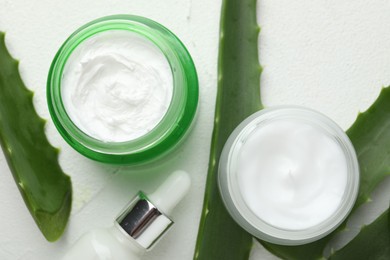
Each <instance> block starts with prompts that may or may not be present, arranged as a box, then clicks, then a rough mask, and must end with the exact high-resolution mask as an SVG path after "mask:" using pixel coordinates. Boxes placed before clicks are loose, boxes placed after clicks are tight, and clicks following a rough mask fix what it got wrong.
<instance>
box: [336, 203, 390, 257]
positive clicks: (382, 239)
mask: <svg viewBox="0 0 390 260" xmlns="http://www.w3.org/2000/svg"><path fill="white" fill-rule="evenodd" d="M389 234H390V214H389V210H386V211H385V212H384V213H383V214H382V215H380V216H379V217H378V218H377V219H376V220H375V221H374V222H372V223H371V224H369V225H367V226H365V227H363V228H362V230H361V231H360V233H359V234H358V235H357V236H356V237H355V238H354V239H353V240H352V241H351V242H350V243H348V244H347V245H346V246H344V247H343V248H341V249H340V250H338V251H336V252H335V253H334V254H333V255H332V256H331V257H330V259H331V260H345V259H367V260H369V259H373V260H374V259H375V260H380V259H383V260H388V259H390V236H389Z"/></svg>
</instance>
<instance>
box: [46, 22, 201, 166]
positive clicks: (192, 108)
mask: <svg viewBox="0 0 390 260" xmlns="http://www.w3.org/2000/svg"><path fill="white" fill-rule="evenodd" d="M109 30H128V31H131V32H133V33H137V34H138V35H140V36H142V37H144V38H146V39H148V40H150V41H151V42H152V43H154V44H155V45H156V46H157V47H158V48H159V49H160V50H161V52H162V53H163V54H164V55H165V57H166V58H167V60H168V62H169V65H170V67H171V71H172V76H173V94H172V100H171V103H170V106H169V108H168V110H167V112H166V113H165V115H164V117H163V118H162V120H161V121H160V123H159V124H158V125H157V126H156V127H155V128H153V129H152V130H151V131H150V132H148V133H146V134H145V135H143V136H141V137H139V138H137V139H134V140H130V141H127V142H103V141H101V140H97V139H95V138H92V137H91V136H89V135H87V134H86V133H84V132H83V131H81V130H80V129H79V128H78V127H77V126H76V125H75V124H74V123H73V122H72V120H71V119H70V117H69V116H68V115H67V113H66V110H65V107H64V104H63V101H62V97H61V80H62V76H63V70H64V67H65V65H66V63H67V60H68V58H69V56H70V55H71V54H72V52H73V51H74V50H75V48H76V47H77V46H78V45H80V44H81V43H82V42H83V41H85V40H86V39H88V38H89V37H91V36H94V35H95V34H97V33H100V32H105V31H109ZM198 92H199V90H198V78H197V74H196V69H195V65H194V63H193V61H192V59H191V56H190V54H189V53H188V51H187V49H186V48H185V46H184V45H183V44H182V43H181V41H180V40H179V39H178V38H177V37H176V36H175V35H174V34H173V33H172V32H170V31H169V30H168V29H167V28H165V27H163V26H162V25H160V24H158V23H156V22H154V21H152V20H149V19H147V18H144V17H139V16H132V15H114V16H108V17H103V18H100V19H98V20H95V21H92V22H90V23H88V24H86V25H84V26H82V27H81V28H80V29H78V30H77V31H76V32H74V33H73V34H72V35H71V36H70V37H69V38H68V39H67V40H66V41H65V43H64V44H63V45H62V46H61V48H60V49H59V51H58V52H57V54H56V56H55V58H54V60H53V62H52V65H51V68H50V71H49V75H48V81H47V102H48V107H49V111H50V114H51V116H52V119H53V122H54V124H55V126H56V127H57V129H58V131H59V132H60V134H61V135H62V137H63V138H64V139H65V140H66V141H67V142H68V143H69V144H70V145H71V146H72V147H73V148H74V149H75V150H77V151H78V152H79V153H81V154H83V155H85V156H86V157H89V158H91V159H94V160H97V161H101V162H106V163H113V164H139V163H143V162H146V161H150V160H152V159H156V158H159V157H161V156H162V155H165V154H167V153H168V152H169V151H171V150H172V149H173V148H174V147H176V146H177V144H178V143H180V141H181V140H183V138H184V136H185V135H186V133H188V131H189V129H190V126H191V125H192V122H193V120H194V118H195V114H196V110H197V106H198V95H199V94H198Z"/></svg>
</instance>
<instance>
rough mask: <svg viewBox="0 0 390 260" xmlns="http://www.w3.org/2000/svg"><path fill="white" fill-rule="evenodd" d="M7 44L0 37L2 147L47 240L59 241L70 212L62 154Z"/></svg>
mask: <svg viewBox="0 0 390 260" xmlns="http://www.w3.org/2000/svg"><path fill="white" fill-rule="evenodd" d="M4 38H5V35H4V33H1V32H0V144H1V147H2V148H3V151H4V155H5V158H6V159H7V162H8V165H9V167H10V169H11V172H12V174H13V177H14V179H15V182H16V185H17V186H18V188H19V190H20V193H21V194H22V197H23V199H24V201H25V203H26V205H27V207H28V209H29V210H30V213H31V215H32V216H33V218H34V220H35V222H36V223H37V225H38V227H39V229H40V230H41V232H42V233H43V235H44V236H45V238H46V239H47V240H48V241H55V240H57V239H58V238H59V237H60V236H61V234H62V233H63V231H64V229H65V226H66V223H67V221H68V217H69V213H70V210H71V201H72V187H71V181H70V178H69V176H67V175H65V174H64V173H63V172H62V170H61V168H60V166H59V164H58V152H59V151H58V149H55V148H53V147H52V146H51V145H50V144H49V142H48V140H47V139H46V136H45V132H44V126H45V121H44V120H43V119H42V118H40V117H39V116H38V115H37V113H36V112H35V109H34V106H33V102H32V97H33V93H32V92H31V91H30V90H28V89H27V88H26V87H25V86H24V84H23V81H22V80H21V78H20V75H19V71H18V61H16V60H14V59H13V58H12V57H11V55H10V54H9V53H8V51H7V48H6V46H5V42H4Z"/></svg>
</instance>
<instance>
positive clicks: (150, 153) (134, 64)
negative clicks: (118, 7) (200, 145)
mask: <svg viewBox="0 0 390 260" xmlns="http://www.w3.org/2000/svg"><path fill="white" fill-rule="evenodd" d="M47 101H48V107H49V111H50V114H51V116H52V119H53V122H54V124H55V126H56V127H57V129H58V131H59V132H60V134H61V135H62V136H63V138H64V139H65V140H66V141H67V142H68V143H69V144H70V145H71V146H72V147H73V148H74V149H75V150H77V151H78V152H79V153H81V154H83V155H85V156H87V157H89V158H91V159H94V160H97V161H101V162H106V163H113V164H140V163H143V162H146V161H150V160H152V159H156V158H160V157H161V156H162V155H165V154H167V153H168V152H169V151H171V150H173V148H174V147H176V146H177V145H178V143H180V142H181V141H182V140H183V138H184V137H185V135H186V134H187V133H188V132H189V129H190V127H191V125H192V122H193V121H194V117H195V114H196V110H197V106H198V79H197V74H196V69H195V66H194V63H193V61H192V59H191V56H190V54H189V53H188V51H187V50H186V48H185V46H184V45H183V44H182V43H181V41H180V40H179V39H178V38H177V37H176V36H175V35H174V34H173V33H172V32H170V31H169V30H168V29H166V28H165V27H163V26H162V25H160V24H158V23H156V22H154V21H151V20H149V19H147V18H143V17H138V16H131V15H115V16H109V17H104V18H101V19H98V20H95V21H92V22H90V23H88V24H86V25H84V26H82V27H81V28H80V29H78V30H77V31H76V32H74V33H73V34H72V35H71V36H70V37H69V38H68V39H67V40H66V41H65V43H64V44H63V45H62V46H61V48H60V49H59V51H58V52H57V54H56V56H55V58H54V60H53V62H52V65H51V68H50V71H49V75H48V82H47Z"/></svg>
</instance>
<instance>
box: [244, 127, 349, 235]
mask: <svg viewBox="0 0 390 260" xmlns="http://www.w3.org/2000/svg"><path fill="white" fill-rule="evenodd" d="M241 149H242V150H241V153H240V154H239V158H238V168H237V171H238V172H239V174H238V175H237V178H238V182H239V186H240V191H241V194H242V196H243V198H244V200H245V201H246V203H247V204H248V207H249V208H250V209H251V210H252V211H253V213H255V214H256V215H257V216H258V217H259V218H261V219H262V220H264V221H265V222H267V223H269V224H270V225H273V226H275V227H278V228H284V229H290V230H300V229H305V228H310V227H313V226H315V225H318V224H320V223H321V222H323V221H324V220H326V219H327V218H329V217H330V216H331V215H332V214H333V213H334V212H335V211H336V210H337V208H338V207H339V205H340V203H341V199H342V197H343V195H344V191H345V186H346V183H347V177H348V169H347V159H346V157H345V154H344V152H343V150H342V149H341V147H340V146H339V145H338V144H337V143H336V141H335V140H334V139H333V138H332V137H331V136H329V135H327V134H326V133H324V131H322V129H320V128H316V127H314V126H312V125H310V124H308V123H306V122H303V121H300V120H292V119H282V120H275V121H271V122H269V123H268V124H266V125H264V126H263V127H259V128H256V129H254V130H253V132H252V133H251V135H250V136H249V137H248V139H246V141H245V143H244V144H243V146H242V148H241Z"/></svg>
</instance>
